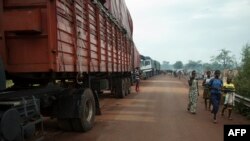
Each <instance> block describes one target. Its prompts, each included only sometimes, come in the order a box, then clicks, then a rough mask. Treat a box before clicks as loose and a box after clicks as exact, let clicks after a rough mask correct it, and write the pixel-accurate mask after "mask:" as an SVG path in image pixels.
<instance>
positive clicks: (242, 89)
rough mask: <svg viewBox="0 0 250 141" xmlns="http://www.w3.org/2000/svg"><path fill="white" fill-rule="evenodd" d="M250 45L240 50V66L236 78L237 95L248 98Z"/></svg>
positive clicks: (249, 93)
mask: <svg viewBox="0 0 250 141" xmlns="http://www.w3.org/2000/svg"><path fill="white" fill-rule="evenodd" d="M249 80H250V44H246V45H245V46H244V47H243V49H242V65H241V67H240V69H239V74H238V76H237V77H236V80H235V82H236V89H237V90H238V92H239V94H241V95H245V96H247V97H249V98H250V90H249V86H250V81H249Z"/></svg>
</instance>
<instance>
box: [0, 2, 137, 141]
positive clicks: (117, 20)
mask: <svg viewBox="0 0 250 141" xmlns="http://www.w3.org/2000/svg"><path fill="white" fill-rule="evenodd" d="M132 31H133V27H132V19H131V17H130V14H129V11H128V9H127V7H126V5H125V2H124V1H123V0H115V1H113V0H25V1H24V0H1V1H0V140H1V141H23V140H26V139H29V138H33V137H34V135H36V136H35V138H37V139H42V136H43V134H42V131H43V116H46V117H53V118H57V119H58V125H59V127H60V128H62V129H64V130H67V131H81V132H84V131H88V130H90V129H91V128H92V127H93V123H94V119H95V114H100V108H99V100H98V94H99V93H101V92H102V91H103V90H110V91H111V92H112V93H113V94H114V95H115V96H116V97H118V98H123V97H124V96H126V95H127V94H129V93H130V84H131V74H132V73H133V71H134V68H136V67H139V66H140V56H139V53H138V51H137V49H136V47H135V45H134V43H133V39H132ZM7 80H11V81H12V82H13V86H11V87H8V88H7V87H6V81H7ZM39 131H40V132H39Z"/></svg>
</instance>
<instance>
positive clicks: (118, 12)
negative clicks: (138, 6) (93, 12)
mask: <svg viewBox="0 0 250 141" xmlns="http://www.w3.org/2000/svg"><path fill="white" fill-rule="evenodd" d="M104 6H105V7H106V8H107V9H108V10H109V11H110V13H111V14H112V15H113V16H114V17H115V18H116V19H117V20H118V22H119V23H120V24H122V26H123V27H124V28H125V29H126V30H127V33H128V35H129V37H131V38H132V34H133V21H132V18H131V15H130V13H129V11H128V8H127V6H126V3H125V0H106V3H105V4H104Z"/></svg>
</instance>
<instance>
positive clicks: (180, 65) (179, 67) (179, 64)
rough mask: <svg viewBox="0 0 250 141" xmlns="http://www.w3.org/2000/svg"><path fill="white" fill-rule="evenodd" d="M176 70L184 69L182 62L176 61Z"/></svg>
mask: <svg viewBox="0 0 250 141" xmlns="http://www.w3.org/2000/svg"><path fill="white" fill-rule="evenodd" d="M174 68H175V69H182V68H183V63H182V61H176V62H175V63H174Z"/></svg>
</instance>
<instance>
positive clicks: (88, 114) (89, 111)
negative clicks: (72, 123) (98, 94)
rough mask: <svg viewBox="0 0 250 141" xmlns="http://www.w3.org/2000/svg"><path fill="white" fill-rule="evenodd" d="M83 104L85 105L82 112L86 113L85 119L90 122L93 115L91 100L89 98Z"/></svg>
mask: <svg viewBox="0 0 250 141" xmlns="http://www.w3.org/2000/svg"><path fill="white" fill-rule="evenodd" d="M85 106H86V108H85V111H84V112H85V115H86V120H87V121H88V122H90V121H91V119H92V116H93V105H92V102H91V100H90V99H89V100H87V101H86V104H85Z"/></svg>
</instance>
